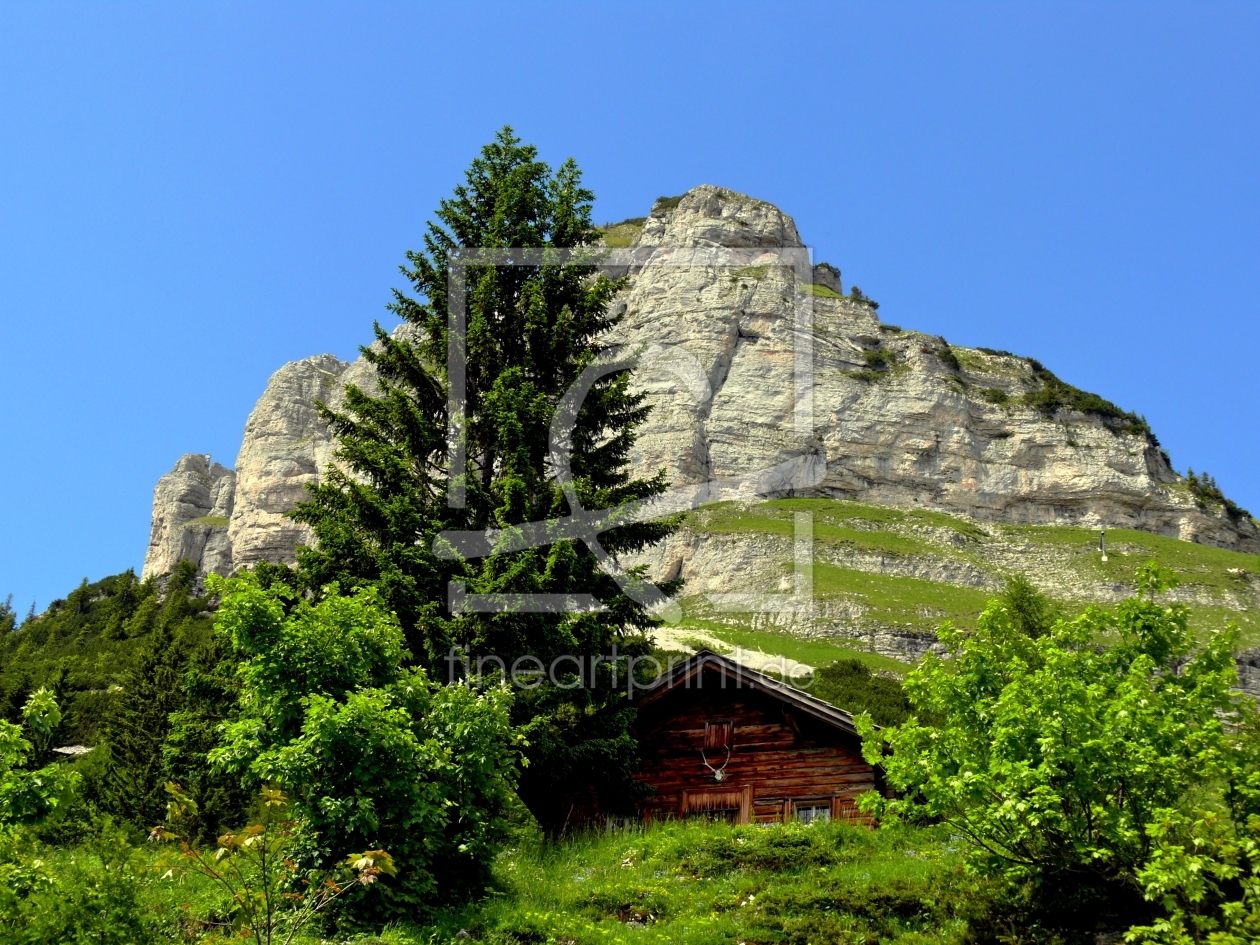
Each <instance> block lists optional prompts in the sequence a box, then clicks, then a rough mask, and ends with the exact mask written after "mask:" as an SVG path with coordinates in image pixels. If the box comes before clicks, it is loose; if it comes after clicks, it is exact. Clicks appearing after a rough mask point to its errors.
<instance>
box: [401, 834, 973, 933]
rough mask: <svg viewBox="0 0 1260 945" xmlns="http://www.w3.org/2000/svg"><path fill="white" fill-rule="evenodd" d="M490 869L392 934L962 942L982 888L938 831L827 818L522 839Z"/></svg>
mask: <svg viewBox="0 0 1260 945" xmlns="http://www.w3.org/2000/svg"><path fill="white" fill-rule="evenodd" d="M495 873H496V881H497V888H496V889H495V890H494V891H493V892H492V893H491V895H490V896H489V897H487V898H486V899H485V900H484V901H483V902H481V903H478V904H476V905H474V906H469V907H465V908H463V909H458V910H453V911H450V912H447V913H444V914H442V915H439V916H438V917H437V918H436V920H435V921H434V922H433V923H431V924H428V925H425V926H423V927H421V928H417V929H415V930H414V931H413V930H407V932H408V934H407V936H406V937H402V935H401V933H402V932H403V930H397V932H398V933H399V936H398V937H396V938H394V939H393V941H397V942H399V943H401V942H405V941H416V942H425V943H433V945H438V943H443V945H444V943H448V942H450V943H456V942H461V941H468V940H470V939H471V940H472V941H479V942H487V943H492V945H508V943H513V945H515V943H533V942H537V943H544V942H547V943H552V942H554V943H567V945H591V943H596V942H601V943H603V942H627V943H630V942H633V943H645V945H646V943H661V945H665V943H684V945H718V943H732V942H745V943H748V945H753V943H767V945H769V943H783V945H806V943H822V942H876V941H878V942H901V943H910V942H914V943H925V945H926V943H934V942H959V941H962V939H963V936H964V935H965V933H966V929H967V924H968V920H969V919H970V918H972V917H977V916H979V915H980V914H981V911H982V909H983V904H984V903H985V902H987V900H988V896H989V891H988V890H987V889H986V888H984V887H982V886H981V885H978V884H977V881H976V880H974V879H972V878H970V877H968V876H966V875H965V874H964V872H963V869H962V862H961V858H960V856H959V855H958V853H956V852H955V851H954V850H953V849H952V848H951V847H950V846H949V844H948V843H947V842H945V840H944V838H943V836H942V835H941V834H940V833H939V832H936V831H929V830H913V831H912V830H880V831H873V830H868V829H865V828H860V827H849V826H845V825H840V824H817V825H814V826H809V827H806V826H802V825H796V824H792V825H787V826H781V825H780V826H771V827H733V826H729V825H726V824H703V823H697V822H689V823H668V824H660V825H657V826H655V827H651V828H647V829H629V830H624V831H618V832H611V833H607V834H593V835H581V836H578V837H575V838H573V839H570V840H567V841H563V842H561V843H557V844H549V843H545V842H543V841H539V840H531V841H529V842H526V843H522V844H521V845H519V846H517V847H515V848H513V849H509V850H507V851H505V852H504V853H502V854H501V855H500V856H499V858H498V860H497V862H496V866H495ZM461 931H462V932H464V933H465V935H464V936H462V937H461V936H460V932H461ZM386 940H387V941H389V940H390V939H389V938H388V937H387V939H386Z"/></svg>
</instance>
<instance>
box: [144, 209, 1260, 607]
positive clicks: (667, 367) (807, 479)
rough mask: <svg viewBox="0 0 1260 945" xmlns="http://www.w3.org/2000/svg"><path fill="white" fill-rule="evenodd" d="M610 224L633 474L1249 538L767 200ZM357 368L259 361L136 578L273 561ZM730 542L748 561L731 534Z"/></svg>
mask: <svg viewBox="0 0 1260 945" xmlns="http://www.w3.org/2000/svg"><path fill="white" fill-rule="evenodd" d="M615 232H616V236H617V239H616V240H615V241H614V239H613V235H612V234H613V230H610V231H609V243H610V245H613V246H626V245H627V244H628V248H629V250H630V251H631V253H630V256H629V257H628V263H627V266H628V268H627V271H629V272H630V273H631V280H630V285H629V287H628V288H627V290H626V291H625V293H623V295H622V297H621V299H620V301H619V302H618V305H619V307H620V310H621V312H622V313H623V315H624V318H623V320H622V322H621V324H620V325H619V326H618V327H617V328H616V330H615V332H614V336H613V337H612V338H610V339H609V340H610V341H612V342H619V343H626V344H629V345H631V346H634V347H635V348H636V349H637V350H639V351H640V352H642V354H643V365H644V366H643V368H642V369H641V370H640V372H639V373H638V375H637V383H639V384H641V385H642V386H643V389H645V390H646V391H647V392H648V394H649V398H650V400H651V402H652V403H653V405H654V410H653V413H652V415H651V418H650V420H649V422H648V424H647V425H646V428H645V429H644V430H643V432H642V435H641V437H640V440H639V443H638V446H637V449H636V454H635V457H634V463H635V466H636V468H637V471H638V472H641V473H645V474H650V473H653V472H655V471H656V470H657V469H660V468H664V469H666V470H667V471H668V473H669V475H670V477H671V479H672V480H673V482H674V483H675V484H676V485H679V486H684V485H694V484H699V483H704V482H709V481H712V480H715V479H730V480H732V481H734V480H739V479H741V477H742V479H743V480H744V481H748V480H749V477H752V479H754V480H755V479H756V477H757V476H758V475H760V474H761V473H762V472H763V471H765V470H768V469H779V470H788V473H786V474H784V475H783V476H780V477H779V478H773V477H771V478H770V479H765V478H764V477H763V478H762V479H761V480H759V481H760V485H759V486H758V487H757V491H758V492H759V493H760V496H761V497H762V498H769V497H773V496H784V495H796V496H818V497H830V498H833V499H845V500H859V501H861V502H864V503H872V504H875V505H879V506H884V507H893V508H900V509H907V510H934V511H936V512H944V513H951V514H954V515H959V516H964V517H966V518H967V519H970V520H974V521H976V522H981V523H983V522H993V523H1020V524H1043V525H1057V526H1064V525H1078V526H1089V527H1100V526H1106V527H1108V528H1113V529H1114V528H1130V529H1136V530H1140V531H1143V532H1148V533H1152V534H1155V535H1162V536H1167V537H1171V538H1178V539H1184V540H1187V541H1191V542H1197V543H1200V544H1203V545H1209V546H1215V547H1217V548H1222V549H1232V550H1234V551H1237V552H1248V553H1252V554H1255V553H1260V528H1258V527H1257V525H1256V522H1255V521H1254V520H1253V519H1252V518H1251V517H1250V516H1249V515H1246V514H1245V513H1242V512H1241V511H1240V510H1237V509H1236V507H1233V506H1232V504H1230V503H1227V502H1225V501H1223V498H1218V495H1219V494H1217V496H1214V495H1213V494H1211V493H1205V492H1203V490H1198V491H1196V489H1195V488H1194V484H1192V483H1189V482H1187V481H1186V480H1185V479H1184V478H1182V477H1181V476H1179V475H1178V474H1177V473H1176V472H1175V471H1174V470H1173V469H1172V468H1171V467H1170V465H1169V462H1168V459H1167V456H1166V455H1165V454H1164V453H1163V452H1162V450H1161V449H1160V448H1159V445H1158V441H1157V440H1156V439H1155V438H1154V436H1153V435H1152V434H1151V432H1150V431H1149V429H1148V428H1147V427H1146V424H1145V422H1144V421H1142V420H1141V419H1140V418H1139V417H1137V416H1135V415H1133V414H1128V413H1126V412H1124V411H1122V410H1120V409H1119V408H1117V407H1115V406H1114V405H1112V404H1109V403H1107V402H1106V401H1104V400H1102V399H1101V398H1099V397H1096V396H1094V395H1090V394H1087V393H1085V392H1082V391H1078V390H1076V389H1075V388H1073V387H1071V386H1069V385H1067V384H1065V383H1064V382H1062V381H1060V380H1059V379H1058V378H1056V377H1055V376H1054V375H1053V374H1051V373H1050V372H1049V371H1047V370H1046V369H1045V368H1044V367H1043V366H1042V365H1040V364H1039V363H1038V362H1036V361H1033V360H1031V359H1028V358H1022V357H1017V356H1015V355H1012V354H1009V353H1005V352H998V351H991V350H986V349H973V348H963V347H958V346H951V345H949V344H948V343H946V342H945V340H944V339H942V338H940V337H937V336H934V335H930V334H926V333H923V332H919V331H913V330H909V329H902V328H900V327H897V326H894V325H890V324H886V323H883V322H881V321H880V319H879V317H878V313H877V306H876V305H875V304H874V303H873V302H871V301H870V300H869V299H865V298H864V297H860V296H857V295H852V294H851V295H847V296H846V295H843V294H842V285H841V279H840V272H839V270H837V269H835V268H834V267H832V266H829V265H827V264H819V265H817V266H814V267H812V269H807V270H806V271H805V275H806V278H805V279H802V278H800V276H801V271H800V268H799V267H797V269H796V270H793V269H792V268H791V266H790V265H789V264H788V263H787V262H785V260H788V262H790V260H791V259H792V258H799V257H800V255H801V248H802V242H801V239H800V236H799V234H798V233H797V229H796V225H795V223H794V222H793V221H792V218H791V217H789V216H787V215H786V214H784V213H783V212H781V211H780V210H779V209H777V208H776V207H774V206H772V205H771V204H768V203H765V202H763V201H759V200H755V199H752V198H750V197H747V196H744V195H742V194H737V193H735V192H733V191H730V190H725V189H723V188H719V187H712V186H702V187H697V188H695V189H694V190H692V191H689V192H688V193H687V194H685V195H684V196H682V197H681V198H669V199H661V200H659V201H657V203H656V205H655V207H654V208H653V209H652V212H651V214H650V216H648V217H646V218H643V219H642V220H632V221H627V222H626V223H623V224H620V225H618V226H617V227H616V228H615ZM724 253H725V255H724ZM688 254H690V255H688ZM793 254H795V255H793ZM803 311H804V312H806V314H807V316H808V319H807V320H808V323H809V327H808V329H807V330H806V331H804V332H802V330H801V325H802V324H803V323H802V321H801V318H802V312H803ZM802 351H804V352H806V354H807V355H808V358H807V361H806V362H805V370H804V372H803V373H802V361H801V357H802V355H801V352H802ZM802 377H807V378H808V383H806V384H804V385H802V382H801V378H802ZM372 382H373V373H372V369H371V366H370V365H368V364H367V363H366V362H364V361H363V360H362V359H360V360H358V361H355V362H354V363H353V364H347V363H345V362H342V361H340V360H338V359H337V358H335V357H333V356H331V355H319V356H316V357H312V358H307V359H305V360H302V361H296V362H291V363H289V364H286V365H285V366H284V367H282V368H281V369H280V370H278V371H277V372H276V373H275V374H274V375H273V376H272V378H271V380H270V381H269V383H268V384H267V388H266V390H265V391H264V393H263V395H262V397H261V398H260V399H259V401H258V404H257V406H256V407H255V408H254V411H253V412H252V413H251V414H250V417H249V419H248V421H247V423H246V425H245V433H244V438H243V441H242V445H241V451H240V454H239V455H238V457H237V462H236V470H235V473H233V472H232V471H230V470H227V469H225V468H224V467H222V466H220V465H218V464H217V463H214V464H212V463H211V462H210V458H209V457H207V456H199V455H190V456H185V457H182V458H181V459H180V460H179V461H178V462H177V463H176V466H175V468H174V469H173V470H172V471H171V472H170V473H168V474H166V475H165V476H163V477H162V478H161V479H160V480H159V482H158V485H157V488H156V489H155V490H154V505H153V527H152V532H151V538H150V544H149V550H148V554H147V556H146V558H145V565H144V574H145V576H148V575H152V574H159V573H162V572H164V571H167V570H169V569H170V568H171V567H172V566H173V564H174V563H175V562H176V561H178V560H179V559H180V558H182V557H188V558H190V559H192V560H194V561H195V562H197V563H198V565H199V567H200V568H201V569H202V570H203V571H204V572H215V573H221V574H226V573H230V572H231V571H233V570H235V569H239V568H242V567H246V566H249V565H251V564H253V563H255V562H257V561H260V560H263V559H269V560H273V561H292V560H293V550H294V548H295V547H296V545H298V544H299V543H302V542H304V541H307V540H308V539H309V536H308V535H307V533H306V532H305V530H304V529H303V528H302V527H301V526H299V525H296V524H295V523H293V522H290V521H289V520H287V519H285V518H284V513H285V512H286V511H288V510H289V509H291V508H292V507H293V505H294V503H295V502H296V501H298V500H299V499H300V498H301V497H302V496H303V494H304V487H305V485H306V483H308V482H313V481H316V480H317V479H318V477H319V475H320V472H321V470H322V469H324V468H325V467H326V465H327V464H328V462H329V460H330V458H331V453H332V447H333V443H332V439H331V437H330V435H329V432H328V430H327V429H326V428H325V426H324V424H323V423H322V422H321V421H320V420H319V418H318V415H317V413H316V411H315V407H314V404H315V401H317V400H323V401H325V402H328V403H331V404H333V405H336V404H337V403H339V402H340V400H341V399H342V397H343V396H344V389H345V387H346V385H347V384H351V383H353V384H357V385H359V386H362V387H366V388H368V389H370V387H371V385H372ZM802 410H804V411H805V412H804V414H802V412H801V411H802ZM802 415H804V416H807V417H811V422H810V423H809V424H808V428H807V429H804V430H802V429H801V428H800V427H801V424H800V422H799V419H798V418H799V417H800V416H802ZM745 492H747V490H745ZM748 497H749V496H748V495H747V494H745V495H744V498H748ZM718 541H719V539H718V538H716V537H714V535H712V534H711V533H708V532H705V531H703V530H686V529H685V530H684V531H682V532H680V533H679V534H678V535H677V536H675V538H673V539H671V540H670V541H669V542H668V543H667V544H666V545H665V546H664V547H663V548H660V549H658V550H657V551H655V552H654V553H653V554H652V555H651V556H650V558H649V559H648V561H647V563H649V564H650V565H651V566H652V571H653V573H654V575H655V576H657V577H665V576H669V575H673V574H679V573H681V574H682V576H683V577H684V578H686V579H687V580H688V582H689V587H690V588H694V589H698V590H699V589H705V588H708V587H711V586H713V587H716V586H719V585H722V584H729V583H730V582H731V579H732V578H731V576H732V575H733V574H737V573H739V572H740V570H741V567H742V565H741V559H740V555H741V552H740V551H739V549H738V547H735V548H734V549H733V550H732V548H730V547H727V546H729V545H730V544H731V542H730V541H729V539H728V538H723V539H721V541H724V542H726V544H725V545H722V547H720V548H719V546H718V544H715V542H718ZM746 544H747V543H746ZM745 556H746V557H747V558H748V560H747V561H746V562H744V563H743V564H744V565H747V566H749V567H752V568H754V569H755V567H756V564H755V562H756V560H757V555H756V554H755V553H754V549H753V548H752V547H751V545H749V547H748V551H747V554H746V555H745ZM719 560H720V562H721V564H720V566H718V561H719ZM706 562H707V563H706ZM985 580H988V579H987V578H986V579H985ZM980 583H983V582H980Z"/></svg>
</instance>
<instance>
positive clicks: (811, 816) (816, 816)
mask: <svg viewBox="0 0 1260 945" xmlns="http://www.w3.org/2000/svg"><path fill="white" fill-rule="evenodd" d="M796 819H797V820H799V821H800V822H801V823H803V824H813V823H826V822H827V821H829V820H831V805H830V804H821V803H817V802H814V801H806V802H805V803H803V804H797V805H796Z"/></svg>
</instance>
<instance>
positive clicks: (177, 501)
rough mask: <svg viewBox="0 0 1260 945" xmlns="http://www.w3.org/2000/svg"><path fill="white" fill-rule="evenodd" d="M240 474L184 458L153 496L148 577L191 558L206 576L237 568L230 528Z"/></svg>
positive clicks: (202, 457) (198, 458)
mask: <svg viewBox="0 0 1260 945" xmlns="http://www.w3.org/2000/svg"><path fill="white" fill-rule="evenodd" d="M235 492H236V474H235V473H234V472H232V470H230V469H225V468H224V467H222V466H220V465H219V464H218V463H212V462H210V457H209V456H205V455H202V454H198V453H190V454H188V455H187V456H182V457H180V459H179V462H177V463H176V464H175V468H174V469H172V470H171V471H170V472H168V473H167V474H166V475H165V476H163V477H162V478H161V479H159V480H158V483H157V486H156V488H154V490H153V523H152V527H151V528H150V530H149V549H148V551H147V552H146V553H145V556H144V571H143V575H144V576H145V577H149V576H150V575H155V574H165V573H167V572H168V571H170V570H172V569H173V568H174V567H175V565H177V564H178V563H179V562H180V561H181V560H182V559H184V558H188V559H190V560H192V561H194V562H196V564H197V565H198V567H199V568H200V569H201V570H202V571H204V572H206V573H213V574H227V573H229V572H230V571H231V568H232V549H231V546H230V544H229V543H228V522H229V520H230V518H231V515H232V501H233V498H234V497H235Z"/></svg>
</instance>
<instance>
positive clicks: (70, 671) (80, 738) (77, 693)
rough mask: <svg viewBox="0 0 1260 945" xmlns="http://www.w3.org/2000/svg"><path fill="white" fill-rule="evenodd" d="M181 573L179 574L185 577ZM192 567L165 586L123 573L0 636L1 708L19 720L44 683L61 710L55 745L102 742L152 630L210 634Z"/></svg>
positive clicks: (193, 637) (191, 637)
mask: <svg viewBox="0 0 1260 945" xmlns="http://www.w3.org/2000/svg"><path fill="white" fill-rule="evenodd" d="M181 574H182V576H181ZM192 577H193V570H192V569H191V566H186V567H185V569H184V571H183V572H177V573H176V574H175V575H173V576H172V577H170V578H168V579H167V582H166V588H167V589H166V591H165V592H163V591H162V590H161V583H160V582H159V581H156V580H149V581H145V582H143V583H141V582H140V581H139V580H137V578H136V575H135V572H133V571H130V570H128V571H124V572H123V573H122V574H116V575H113V576H112V577H107V578H104V579H102V580H100V581H97V582H95V583H92V584H89V583H88V582H87V581H84V582H83V583H82V584H80V585H79V587H78V588H76V589H75V590H74V591H73V592H72V593H71V594H70V595H69V596H68V597H67V598H66V599H65V600H61V601H55V602H53V603H52V604H50V605H49V607H48V609H47V611H45V612H44V613H43V614H41V615H39V616H33V617H29V618H27V619H26V620H25V621H23V622H22V624H21V626H19V627H18V628H17V629H16V630H14V631H12V632H10V633H6V634H4V635H2V636H0V712H3V717H4V718H5V719H8V720H9V721H15V720H16V719H17V717H18V712H19V710H20V709H21V706H22V704H23V703H24V702H25V700H26V697H27V696H28V695H29V694H30V693H31V692H33V691H34V690H35V689H38V688H39V687H40V686H47V687H48V688H49V689H51V690H53V691H54V693H55V695H56V696H57V700H58V702H59V703H60V705H61V707H62V711H63V717H62V721H61V724H60V726H58V730H57V732H56V735H55V741H56V744H58V745H66V744H83V745H88V746H95V745H97V744H99V742H100V740H101V737H102V732H101V726H102V723H103V721H104V719H105V718H106V717H107V716H108V714H109V708H110V706H111V705H112V704H113V702H114V701H115V697H116V695H117V692H116V691H114V690H112V687H115V686H117V685H118V684H119V683H120V682H121V681H122V679H123V677H124V676H125V675H126V674H127V673H128V672H129V671H130V669H131V667H132V666H133V665H134V664H135V663H136V660H137V659H138V658H139V655H140V653H141V652H142V651H143V650H144V649H145V648H146V646H147V640H148V636H149V634H151V633H152V632H153V630H154V628H155V627H158V626H169V627H175V626H177V625H179V624H181V623H189V624H190V625H195V627H192V626H190V628H189V629H188V631H187V632H185V633H184V634H182V635H181V639H184V640H188V641H190V642H194V643H195V641H197V640H200V639H204V638H205V636H206V635H208V633H209V627H210V620H209V617H208V616H206V615H205V613H204V603H203V602H200V601H196V600H195V599H192V598H190V594H191V592H192Z"/></svg>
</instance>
